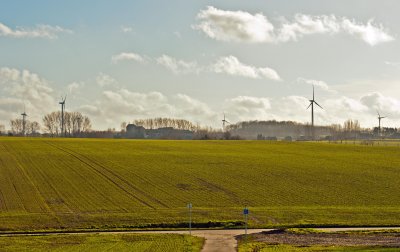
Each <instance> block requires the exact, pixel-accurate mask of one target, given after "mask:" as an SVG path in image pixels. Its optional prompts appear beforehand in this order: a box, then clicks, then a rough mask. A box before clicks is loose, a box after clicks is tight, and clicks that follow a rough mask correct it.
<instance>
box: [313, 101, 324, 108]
mask: <svg viewBox="0 0 400 252" xmlns="http://www.w3.org/2000/svg"><path fill="white" fill-rule="evenodd" d="M314 102H315V104H317V105H318V107H320V108H322V107H321V105H319V104H318V102H316V101H314ZM322 109H323V108H322Z"/></svg>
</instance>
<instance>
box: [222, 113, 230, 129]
mask: <svg viewBox="0 0 400 252" xmlns="http://www.w3.org/2000/svg"><path fill="white" fill-rule="evenodd" d="M226 123H227V124H230V122H228V121H227V120H226V118H225V113H224V119H222V130H223V131H225V124H226Z"/></svg>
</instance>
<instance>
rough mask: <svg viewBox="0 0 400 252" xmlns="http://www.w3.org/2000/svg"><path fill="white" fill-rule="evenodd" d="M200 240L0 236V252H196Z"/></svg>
mask: <svg viewBox="0 0 400 252" xmlns="http://www.w3.org/2000/svg"><path fill="white" fill-rule="evenodd" d="M202 245H203V239H202V238H198V237H193V236H188V235H178V234H76V235H41V236H14V237H4V236H3V237H0V251H70V252H72V251H79V252H81V251H138V252H140V251H152V252H153V251H154V252H158V251H159V252H164V251H165V252H168V251H170V252H176V251H187V252H189V251H191V252H196V251H200V249H201V247H202Z"/></svg>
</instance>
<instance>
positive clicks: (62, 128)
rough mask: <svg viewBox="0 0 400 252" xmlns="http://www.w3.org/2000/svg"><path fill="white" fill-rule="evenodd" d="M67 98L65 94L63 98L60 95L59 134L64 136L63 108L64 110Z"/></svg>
mask: <svg viewBox="0 0 400 252" xmlns="http://www.w3.org/2000/svg"><path fill="white" fill-rule="evenodd" d="M66 99H67V96H65V97H64V98H62V97H61V101H60V102H59V104H60V105H61V136H62V135H64V136H65V123H64V110H65V100H66Z"/></svg>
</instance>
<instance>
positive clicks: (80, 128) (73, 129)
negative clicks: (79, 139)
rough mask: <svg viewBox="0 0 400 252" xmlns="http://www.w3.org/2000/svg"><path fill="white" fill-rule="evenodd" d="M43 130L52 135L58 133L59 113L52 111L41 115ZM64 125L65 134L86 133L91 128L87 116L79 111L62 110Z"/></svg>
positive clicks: (59, 126)
mask: <svg viewBox="0 0 400 252" xmlns="http://www.w3.org/2000/svg"><path fill="white" fill-rule="evenodd" d="M43 125H44V130H45V131H46V132H47V133H49V134H50V135H52V136H57V135H60V134H61V133H62V132H60V129H61V113H60V112H52V113H50V114H47V115H45V116H44V117H43ZM64 126H65V132H66V133H67V136H70V137H73V136H78V135H80V134H81V133H87V132H89V131H90V130H91V129H92V124H91V122H90V119H89V117H87V116H83V115H82V114H81V113H80V112H64Z"/></svg>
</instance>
